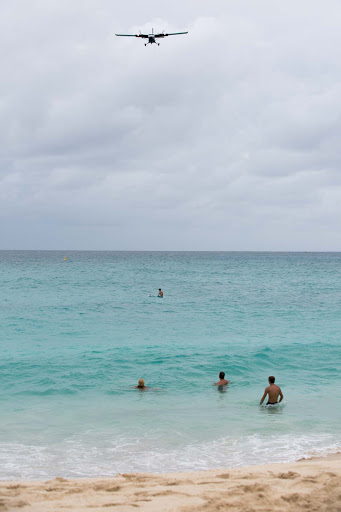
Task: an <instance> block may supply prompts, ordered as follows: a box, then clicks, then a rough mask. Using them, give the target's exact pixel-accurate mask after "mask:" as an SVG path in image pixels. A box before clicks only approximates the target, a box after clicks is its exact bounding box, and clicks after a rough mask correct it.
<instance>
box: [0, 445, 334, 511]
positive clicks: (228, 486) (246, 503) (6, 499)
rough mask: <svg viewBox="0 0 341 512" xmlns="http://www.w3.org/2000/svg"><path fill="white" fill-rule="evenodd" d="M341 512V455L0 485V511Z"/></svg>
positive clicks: (3, 483)
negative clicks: (292, 461) (281, 461)
mask: <svg viewBox="0 0 341 512" xmlns="http://www.w3.org/2000/svg"><path fill="white" fill-rule="evenodd" d="M137 509H138V510H141V511H144V510H146V511H155V512H156V511H157V512H163V511H165V512H167V511H173V510H176V511H183V512H188V511H198V512H200V511H202V512H204V511H205V512H210V511H212V512H213V511H214V512H215V511H219V510H221V511H222V510H227V511H238V512H253V511H260V512H267V511H269V512H270V511H271V512H272V511H289V510H290V511H292V512H296V511H301V510H304V511H306V512H311V511H319V512H323V511H325V512H341V456H340V455H339V454H338V455H334V456H331V457H327V458H324V459H310V460H304V461H299V462H296V463H292V464H272V465H267V466H251V467H247V468H240V469H233V470H221V469H219V470H212V471H201V472H188V473H170V474H165V475H154V474H143V473H135V474H123V475H118V476H117V477H114V478H96V479H84V480H81V479H79V480H66V479H64V478H56V479H54V480H49V481H47V482H2V483H0V511H1V512H2V511H12V510H20V511H23V512H25V511H30V512H31V511H32V512H49V511H54V512H57V511H58V512H60V511H63V510H70V511H73V512H75V511H77V512H78V511H79V512H80V511H82V512H83V511H86V510H89V511H90V510H91V511H93V512H97V511H102V512H103V511H111V510H112V511H115V512H121V511H133V510H137Z"/></svg>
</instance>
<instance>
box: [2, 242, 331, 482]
mask: <svg viewBox="0 0 341 512" xmlns="http://www.w3.org/2000/svg"><path fill="white" fill-rule="evenodd" d="M64 256H66V257H67V259H66V261H64ZM0 280H1V301H0V320H1V327H2V332H1V348H0V354H1V358H0V386H1V394H0V407H1V420H0V478H1V479H7V478H49V477H52V476H56V475H60V476H66V477H70V476H97V475H114V474H116V473H118V472H127V471H137V470H138V471H162V472H163V471H177V470H187V469H207V468H212V467H218V466H226V467H227V466H237V465H247V464H258V463H264V462H280V461H292V460H296V459H298V458H301V457H303V456H309V455H319V454H325V453H329V452H332V451H336V450H338V449H340V448H341V431H340V426H339V425H340V398H341V391H340V385H339V384H340V361H341V357H340V356H341V350H340V332H341V314H340V310H341V295H340V289H341V254H339V253H323V254H322V253H314V254H311V253H170V252H169V253H161V252H160V253H155V252H153V253H147V252H144V253H140V252H136V253H133V252H129V253H124V252H68V253H65V254H64V253H62V252H58V251H55V252H39V251H36V252H35V251H32V252H30V251H22V252H19V251H18V252H16V251H13V252H12V251H2V252H0ZM159 287H162V289H163V291H164V294H165V295H164V299H158V298H157V297H155V295H156V294H157V291H158V288H159ZM150 295H154V296H150ZM221 370H224V371H225V372H226V377H227V378H228V379H229V380H231V384H230V385H229V386H228V388H227V390H219V389H217V388H216V387H213V386H212V385H211V383H212V382H213V381H215V380H217V378H218V374H219V371H221ZM271 374H274V375H275V376H276V383H278V384H279V385H280V386H281V387H282V390H283V392H284V396H285V400H284V403H283V405H281V406H276V407H259V406H258V403H259V400H260V398H261V396H262V394H263V390H264V387H265V386H266V385H267V377H268V375H271ZM140 377H144V379H145V381H146V384H147V385H149V386H151V387H154V388H161V389H159V390H149V391H145V392H140V391H138V390H135V389H132V388H131V386H133V385H135V384H136V383H137V380H138V379H139V378H140Z"/></svg>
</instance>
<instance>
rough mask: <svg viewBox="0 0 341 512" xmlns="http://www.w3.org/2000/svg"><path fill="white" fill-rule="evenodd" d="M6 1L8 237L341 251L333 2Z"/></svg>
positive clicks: (109, 244)
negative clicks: (145, 35)
mask: <svg viewBox="0 0 341 512" xmlns="http://www.w3.org/2000/svg"><path fill="white" fill-rule="evenodd" d="M3 4H4V6H3V12H2V19H1V21H0V32H1V44H0V51H1V59H2V69H1V82H0V137H1V144H0V197H1V207H0V219H1V223H2V225H3V226H5V227H4V229H3V234H2V238H1V244H0V247H2V248H35V247H36V248H47V249H48V248H59V247H61V248H80V249H83V248H84V249H85V248H89V249H96V248H103V249H172V248H173V249H189V250H192V249H225V250H232V249H236V250H238V249H255V250H261V249H268V250H270V249H273V250H277V249H278V250H283V249H288V250H292V249H297V250H310V249H312V250H313V249H316V250H323V249H326V250H341V240H340V239H339V236H338V226H337V222H336V220H335V219H339V218H340V213H341V212H340V206H339V204H340V197H341V190H340V173H339V170H340V154H339V140H340V136H341V115H340V108H339V103H340V97H341V88H340V78H341V71H340V67H339V50H338V48H340V47H341V44H340V43H341V36H340V33H339V32H340V31H339V23H340V18H341V7H340V4H339V2H337V1H333V0H328V1H327V2H325V3H324V4H323V6H322V5H321V4H320V3H319V2H317V1H312V2H311V1H310V2H308V1H307V0H302V2H300V3H299V4H298V3H294V2H292V1H289V2H286V3H285V4H284V3H275V2H273V1H271V2H270V1H268V0H260V2H257V3H255V2H254V1H251V0H245V1H243V2H240V1H237V0H232V1H231V2H229V3H226V2H225V1H220V0H219V1H218V0H216V1H213V2H210V3H209V4H208V3H207V2H204V1H201V0H196V1H194V0H185V1H184V2H182V3H181V6H180V5H175V4H172V5H167V6H160V4H159V2H156V1H154V0H150V1H147V2H143V3H142V2H140V1H137V0H133V1H132V2H130V3H129V5H128V4H127V5H125V4H124V5H123V4H114V3H112V2H109V0H101V1H100V2H95V1H93V0H88V1H86V2H81V1H80V0H76V1H75V2H72V4H71V5H70V4H69V3H68V2H66V1H64V0H60V1H59V2H55V1H54V0H52V1H51V2H48V3H46V2H43V1H38V0H34V1H33V2H32V3H31V4H30V5H28V4H27V3H24V2H23V1H18V2H9V1H4V2H3ZM13 27H15V31H14V30H13ZM151 27H154V28H155V29H156V30H157V29H160V30H163V29H165V30H186V29H188V30H189V31H190V33H189V35H188V36H179V37H178V38H177V37H174V38H168V39H165V40H163V41H162V43H161V46H160V47H154V46H153V47H147V48H145V47H144V45H143V43H142V42H141V41H139V40H137V39H134V38H126V39H124V38H122V39H119V38H115V37H114V33H115V32H126V31H134V32H135V31H137V30H139V29H141V30H149V29H150V28H151Z"/></svg>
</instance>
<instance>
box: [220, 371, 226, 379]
mask: <svg viewBox="0 0 341 512" xmlns="http://www.w3.org/2000/svg"><path fill="white" fill-rule="evenodd" d="M224 378H225V373H224V372H220V373H219V379H221V380H222V379H224Z"/></svg>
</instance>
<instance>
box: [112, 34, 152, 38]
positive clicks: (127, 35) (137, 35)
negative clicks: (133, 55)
mask: <svg viewBox="0 0 341 512" xmlns="http://www.w3.org/2000/svg"><path fill="white" fill-rule="evenodd" d="M115 36H119V37H144V38H146V37H148V35H147V34H115Z"/></svg>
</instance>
